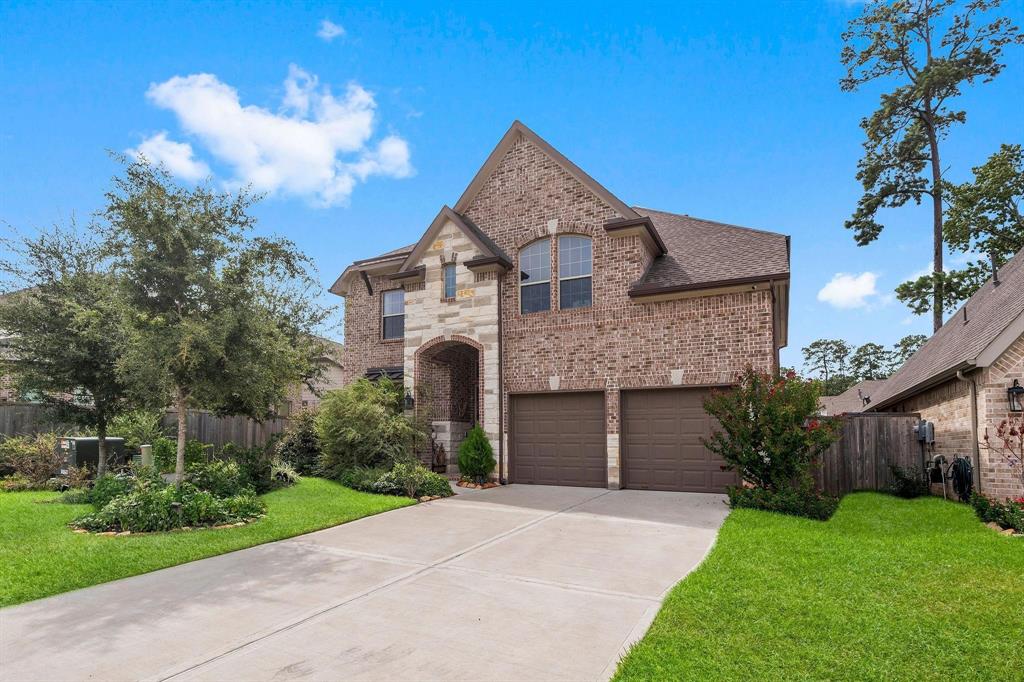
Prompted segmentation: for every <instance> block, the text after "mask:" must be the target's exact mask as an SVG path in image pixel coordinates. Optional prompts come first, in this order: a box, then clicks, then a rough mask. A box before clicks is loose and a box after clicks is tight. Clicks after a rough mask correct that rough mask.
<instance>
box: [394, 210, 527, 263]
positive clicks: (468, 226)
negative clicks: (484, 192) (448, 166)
mask: <svg viewBox="0 0 1024 682" xmlns="http://www.w3.org/2000/svg"><path fill="white" fill-rule="evenodd" d="M449 221H450V222H452V223H454V224H455V226H456V227H458V228H459V229H460V230H462V232H463V233H464V234H465V235H466V236H467V237H468V238H469V241H471V242H473V245H474V246H475V247H476V248H477V250H479V251H480V256H481V257H483V258H497V259H498V262H500V263H501V264H502V265H503V266H504V267H506V268H508V267H511V266H512V261H511V260H510V259H509V257H508V256H506V255H505V252H504V251H502V250H501V249H500V248H499V247H498V245H497V244H495V243H494V241H493V240H492V239H491V238H490V237H488V236H487V235H486V234H484V233H483V231H482V230H481V229H480V228H479V227H477V226H476V225H474V224H473V222H472V221H471V220H469V219H468V218H466V217H465V216H461V215H459V214H458V213H456V212H455V211H453V210H452V209H450V208H448V207H447V206H443V207H442V208H441V210H440V212H439V213H438V214H437V217H435V218H434V220H433V222H431V223H430V227H428V228H427V231H426V232H424V233H423V236H422V237H420V240H419V241H418V242H416V244H415V246H413V248H412V250H411V251H410V252H409V254H408V255H407V256H406V257H405V260H403V261H402V267H401V268H399V270H398V271H399V272H400V273H402V272H410V271H412V270H413V269H414V268H415V267H416V262H417V261H419V259H420V258H421V257H422V256H423V252H424V251H426V250H427V249H428V248H429V247H430V244H431V242H433V241H434V238H435V237H436V236H437V233H438V232H440V231H441V228H442V227H444V226H445V224H446V223H448V222H449Z"/></svg>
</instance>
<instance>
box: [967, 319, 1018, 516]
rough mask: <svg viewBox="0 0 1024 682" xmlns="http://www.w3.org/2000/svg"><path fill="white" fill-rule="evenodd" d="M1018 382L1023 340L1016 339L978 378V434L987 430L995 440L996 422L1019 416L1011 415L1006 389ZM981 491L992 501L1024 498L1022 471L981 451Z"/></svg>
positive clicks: (981, 435)
mask: <svg viewBox="0 0 1024 682" xmlns="http://www.w3.org/2000/svg"><path fill="white" fill-rule="evenodd" d="M1014 379H1017V380H1018V381H1020V383H1021V384H1022V385H1024V336H1022V337H1019V338H1018V339H1017V340H1016V341H1015V342H1014V343H1012V344H1010V347H1009V348H1007V349H1006V350H1005V351H1003V353H1002V355H1000V356H999V358H997V359H996V361H995V362H993V363H992V364H991V365H990V366H989V367H987V368H986V369H985V370H984V371H983V372H982V374H981V378H980V380H979V381H978V415H979V419H978V433H979V436H980V437H982V438H983V437H984V435H985V432H986V430H987V431H988V433H989V434H990V435H991V437H992V439H993V441H994V440H995V432H996V427H997V426H998V425H999V422H1001V421H1002V420H1004V419H1006V418H1007V417H1010V416H1012V415H1015V416H1017V417H1020V416H1021V413H1020V412H1017V413H1011V412H1010V403H1009V399H1008V397H1007V395H1006V389H1007V388H1009V387H1010V386H1011V385H1012V384H1013V380H1014ZM981 463H982V468H981V475H982V480H981V489H982V491H983V492H984V493H985V494H987V495H992V496H994V497H1000V498H1001V497H1021V496H1024V480H1022V478H1024V471H1022V468H1021V467H1020V466H1018V467H1013V466H1011V465H1010V463H1009V462H1008V461H1007V460H1006V459H1005V458H1004V457H1001V456H999V455H997V454H996V453H991V452H988V451H986V450H985V449H984V448H983V449H982V451H981Z"/></svg>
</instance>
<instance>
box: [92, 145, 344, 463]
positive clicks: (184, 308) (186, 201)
mask: <svg viewBox="0 0 1024 682" xmlns="http://www.w3.org/2000/svg"><path fill="white" fill-rule="evenodd" d="M256 199H257V198H256V197H254V196H253V195H251V194H250V193H248V192H247V191H245V190H243V191H240V192H237V193H224V192H218V191H214V190H212V189H210V188H209V187H207V186H205V185H200V186H197V187H195V188H186V187H182V186H179V185H177V184H175V183H174V182H173V181H172V179H171V177H170V175H169V174H168V173H167V171H166V170H165V169H164V168H163V167H158V166H153V165H151V164H150V163H148V162H147V161H146V160H145V159H140V160H137V161H134V162H131V163H127V165H126V168H125V172H124V174H123V175H122V176H118V177H116V178H115V179H114V186H113V189H112V190H111V191H110V192H109V193H108V194H107V207H106V209H105V211H104V217H105V218H106V221H107V222H106V227H105V231H106V237H107V243H108V246H109V249H110V252H111V254H112V257H113V260H114V266H115V270H116V272H117V273H118V275H119V278H120V281H121V284H122V289H123V292H124V298H125V300H126V305H127V308H128V311H129V312H128V314H127V315H126V317H127V319H128V321H129V324H128V326H127V334H128V340H127V344H126V351H125V353H124V354H123V356H122V357H121V358H120V359H119V362H118V368H119V371H120V374H121V376H123V377H125V379H126V380H128V381H129V382H130V383H131V385H132V387H133V389H134V390H135V391H136V392H137V393H138V394H141V395H145V396H156V397H157V398H158V400H159V402H161V403H162V404H164V405H167V406H172V407H173V408H174V410H175V411H176V413H177V427H178V428H177V458H176V465H175V473H176V475H177V477H178V480H181V477H182V475H183V474H184V469H185V440H186V433H187V421H186V420H187V410H188V408H190V407H192V408H200V409H208V410H211V411H212V412H214V413H216V414H219V415H244V416H247V417H250V418H253V419H256V420H262V419H266V418H268V417H270V416H272V415H273V414H274V412H275V408H276V407H277V406H279V405H281V404H283V402H284V401H285V400H286V399H287V394H288V391H289V390H290V389H292V388H293V387H294V386H295V385H296V384H297V383H298V382H300V381H304V382H306V383H307V385H313V384H315V382H316V381H317V380H318V379H319V378H320V373H321V371H322V370H321V369H320V368H319V365H318V363H317V362H316V359H317V358H318V357H322V356H323V354H324V352H325V350H326V349H325V348H324V347H323V345H324V344H323V342H322V341H321V340H320V339H319V338H318V337H316V336H315V335H314V333H313V332H314V330H315V329H316V328H317V327H318V326H319V325H320V324H322V323H323V322H324V321H325V320H326V319H327V317H328V315H329V310H328V309H327V308H324V307H322V306H320V305H318V304H316V303H315V296H316V294H317V293H318V292H319V285H318V283H317V282H316V280H315V279H314V278H313V277H311V276H310V275H309V274H308V272H309V271H310V270H311V269H312V266H311V264H310V262H309V260H308V259H307V257H306V256H304V255H303V254H302V253H301V252H299V251H298V249H297V248H296V247H295V245H294V244H293V243H291V242H290V241H287V240H285V239H277V238H265V237H253V236H251V235H250V233H251V232H252V230H253V228H254V226H255V224H256V219H255V218H253V217H252V216H251V215H250V214H249V209H250V207H251V206H252V204H253V203H254V202H255V201H256Z"/></svg>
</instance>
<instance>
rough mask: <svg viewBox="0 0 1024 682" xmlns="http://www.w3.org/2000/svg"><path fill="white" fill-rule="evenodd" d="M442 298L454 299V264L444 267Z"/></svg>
mask: <svg viewBox="0 0 1024 682" xmlns="http://www.w3.org/2000/svg"><path fill="white" fill-rule="evenodd" d="M443 271H444V297H445V298H455V263H448V264H447V265H445V266H444V270H443Z"/></svg>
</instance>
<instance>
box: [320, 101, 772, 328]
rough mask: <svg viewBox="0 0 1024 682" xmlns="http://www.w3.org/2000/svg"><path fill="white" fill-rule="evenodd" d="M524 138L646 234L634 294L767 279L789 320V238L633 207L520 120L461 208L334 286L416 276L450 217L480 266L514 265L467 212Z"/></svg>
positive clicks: (620, 225) (621, 222)
mask: <svg viewBox="0 0 1024 682" xmlns="http://www.w3.org/2000/svg"><path fill="white" fill-rule="evenodd" d="M520 139H526V140H528V141H529V142H530V143H531V144H533V145H536V146H537V147H539V148H540V149H541V150H542V151H543V152H544V153H545V154H547V155H548V156H549V157H550V158H551V159H553V160H554V161H555V162H556V163H558V164H559V165H560V166H561V167H562V168H564V169H565V170H566V172H568V173H569V174H570V175H572V176H573V177H575V178H576V179H577V180H578V181H579V182H580V183H582V184H583V185H584V186H585V187H586V188H587V189H588V190H589V191H591V192H592V193H594V194H595V195H596V196H597V197H599V198H600V199H602V200H603V201H605V202H606V203H607V204H608V205H610V206H611V207H612V208H613V209H614V210H615V211H616V212H617V213H619V214H620V215H621V216H622V217H621V218H619V219H616V220H612V221H610V222H609V223H607V224H606V225H605V229H606V231H608V233H609V234H611V233H613V232H625V231H627V230H639V233H640V236H641V237H642V238H643V239H644V240H645V244H647V245H648V248H650V250H651V252H652V253H653V254H654V255H655V258H654V259H653V261H652V263H651V265H650V266H649V267H648V269H647V272H645V273H644V275H643V276H642V277H641V279H640V280H638V281H637V282H635V283H633V285H632V287H631V288H630V291H629V295H630V296H631V297H644V296H651V295H661V294H664V295H688V294H674V293H673V292H687V291H689V290H698V289H708V288H716V287H731V286H733V285H746V284H749V283H758V284H757V285H756V286H762V284H761V283H769V282H770V283H771V284H772V287H773V288H774V289H775V290H776V291H775V295H776V298H777V299H784V301H783V302H782V303H780V305H781V306H782V309H783V313H782V314H783V317H785V310H786V309H788V302H786V300H788V280H789V237H788V236H786V235H783V234H778V233H775V232H765V231H762V230H754V229H750V228H746V227H738V226H735V225H727V224H725V223H719V222H714V221H711V220H702V219H699V218H693V217H691V216H687V215H680V214H676V213H668V212H666V211H656V210H652V209H646V208H640V207H636V206H634V207H630V206H627V205H626V204H625V203H623V202H622V201H621V200H620V199H618V198H617V197H616V196H614V195H613V194H612V193H611V192H609V191H608V190H607V189H605V188H604V187H603V186H602V185H601V184H600V183H598V182H597V181H596V180H594V179H593V178H592V177H590V176H589V175H587V173H585V172H584V171H583V170H582V169H580V168H579V167H578V166H577V165H576V164H574V163H573V162H572V161H570V160H569V159H567V158H566V157H565V156H563V155H562V154H561V153H560V152H559V151H558V150H556V149H555V148H554V147H552V146H551V145H550V144H548V143H547V142H546V141H544V140H543V139H542V138H541V137H540V136H539V135H537V134H536V133H534V132H533V131H532V130H530V129H529V128H527V127H526V126H525V125H523V123H522V122H520V121H518V120H517V121H514V122H513V123H512V126H511V127H510V128H509V129H508V130H507V131H506V132H505V135H504V136H503V137H502V138H501V141H500V142H499V143H498V145H497V146H496V147H495V148H494V150H493V151H491V153H490V155H489V156H488V157H487V160H486V161H485V162H484V165H483V166H482V167H481V168H480V170H479V171H477V173H476V174H475V175H474V176H473V180H472V181H471V182H470V183H469V186H468V187H467V188H466V190H465V191H464V192H463V194H462V196H461V197H460V198H459V200H458V202H456V204H455V206H454V208H449V207H448V206H444V207H443V208H442V209H441V211H440V212H439V213H438V214H437V216H436V217H435V218H434V220H433V221H432V222H431V224H430V226H429V227H428V228H427V231H426V232H425V233H424V234H423V236H422V237H420V239H419V241H418V242H417V243H416V244H412V245H410V246H406V247H402V248H400V249H395V250H393V251H389V252H387V253H383V254H381V255H379V256H375V257H373V258H367V259H364V260H358V261H355V262H354V263H353V264H352V265H350V266H349V267H348V268H346V269H345V271H344V272H343V273H342V274H341V276H340V277H338V279H337V281H335V283H334V284H333V285H332V286H331V288H330V291H331V292H332V293H336V294H341V295H345V291H346V290H347V287H348V286H351V282H352V281H354V277H355V275H356V272H357V271H368V272H371V273H373V272H378V273H379V272H389V273H395V272H396V271H397V272H398V273H411V272H412V270H413V269H414V264H415V263H416V261H417V260H419V258H420V256H421V255H422V253H423V251H424V250H425V249H426V248H427V247H428V246H429V245H430V243H431V242H432V240H433V239H434V238H435V235H436V234H437V232H438V231H439V230H440V229H441V227H442V226H443V225H444V224H445V222H447V221H448V220H451V221H452V222H453V223H455V224H456V225H457V226H458V227H459V228H460V229H461V230H462V231H463V232H464V233H465V234H466V235H467V237H469V238H470V239H471V240H472V241H473V243H474V244H475V245H476V247H477V248H478V249H479V250H480V252H481V254H482V255H481V256H480V258H478V259H474V261H480V262H479V263H478V264H479V265H485V264H490V263H497V264H498V265H500V266H502V267H504V268H508V267H510V266H511V259H510V258H509V257H508V256H507V255H506V254H505V253H503V252H502V251H501V249H500V248H499V247H498V246H497V245H496V244H495V243H494V242H493V240H491V239H490V238H489V237H488V236H487V235H486V234H484V232H483V231H482V230H480V228H478V227H477V226H476V225H474V224H473V223H472V221H470V220H469V219H468V218H466V216H464V215H462V212H464V211H465V209H466V208H467V207H468V206H469V205H470V204H471V203H472V201H473V199H474V198H475V197H476V195H477V194H478V193H479V192H480V190H481V188H482V187H483V185H484V183H485V182H486V181H487V179H488V178H489V177H490V175H491V173H492V172H493V171H494V168H495V167H496V166H497V165H498V164H499V163H500V162H501V160H502V159H503V158H504V157H505V154H506V153H507V152H508V150H509V149H510V148H511V146H512V145H513V144H515V143H516V142H517V141H519V140H520ZM471 264H472V263H471ZM776 332H777V338H778V339H780V340H782V341H783V345H785V344H784V339H785V338H786V330H785V325H782V327H781V328H780V329H777V330H776Z"/></svg>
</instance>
